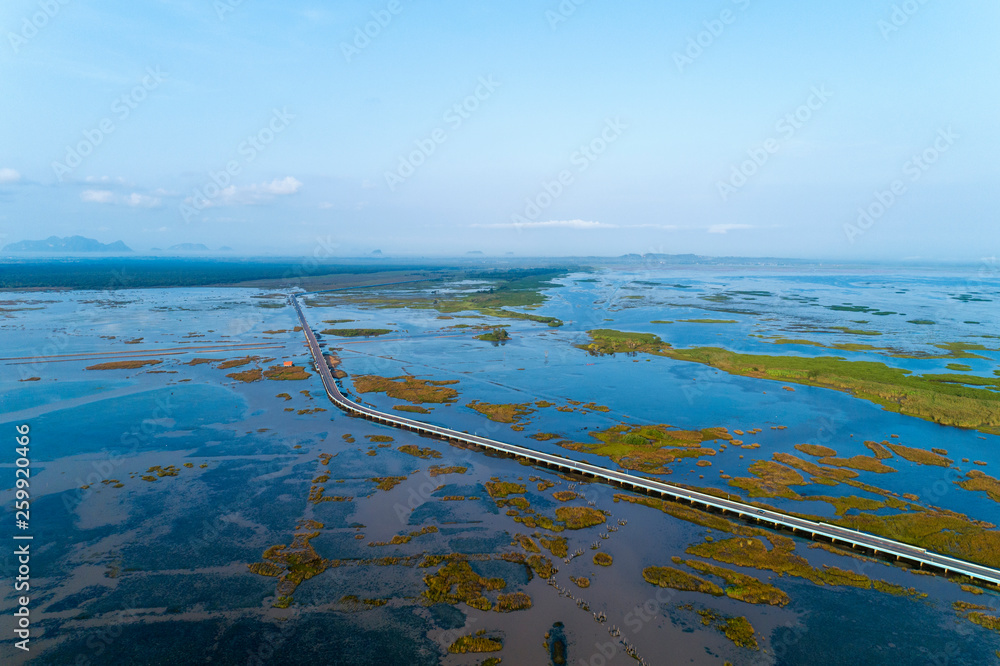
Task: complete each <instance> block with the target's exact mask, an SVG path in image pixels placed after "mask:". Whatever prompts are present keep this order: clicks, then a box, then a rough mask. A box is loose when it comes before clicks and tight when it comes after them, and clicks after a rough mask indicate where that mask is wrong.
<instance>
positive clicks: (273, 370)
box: [264, 365, 312, 381]
mask: <svg viewBox="0 0 1000 666" xmlns="http://www.w3.org/2000/svg"><path fill="white" fill-rule="evenodd" d="M264 376H265V377H267V378H268V379H273V380H276V381H296V380H300V379H308V378H309V377H311V376H312V375H310V374H309V373H308V372H306V369H305V368H303V367H300V366H297V365H290V366H283V365H273V366H271V367H270V368H268V369H267V370H265V371H264Z"/></svg>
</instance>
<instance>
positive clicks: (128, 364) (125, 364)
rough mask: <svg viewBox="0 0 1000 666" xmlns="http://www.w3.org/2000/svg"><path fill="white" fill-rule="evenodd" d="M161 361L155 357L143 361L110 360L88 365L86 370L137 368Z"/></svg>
mask: <svg viewBox="0 0 1000 666" xmlns="http://www.w3.org/2000/svg"><path fill="white" fill-rule="evenodd" d="M160 363H163V361H159V360H156V359H148V360H145V361H110V362H108V363H98V364H97V365H91V366H88V367H87V368H86V369H87V370H137V369H139V368H143V367H145V366H147V365H158V364H160Z"/></svg>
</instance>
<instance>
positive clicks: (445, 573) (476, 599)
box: [421, 555, 507, 611]
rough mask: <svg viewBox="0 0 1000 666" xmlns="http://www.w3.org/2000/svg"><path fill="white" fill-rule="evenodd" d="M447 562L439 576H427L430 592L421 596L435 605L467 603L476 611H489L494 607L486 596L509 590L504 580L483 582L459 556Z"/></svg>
mask: <svg viewBox="0 0 1000 666" xmlns="http://www.w3.org/2000/svg"><path fill="white" fill-rule="evenodd" d="M445 561H446V562H447V563H446V564H445V565H444V566H442V567H441V568H440V569H438V570H437V572H435V573H433V574H427V575H426V576H424V584H425V585H426V586H427V589H426V590H424V592H423V593H422V596H423V597H424V598H425V599H426V600H427V601H428V602H430V603H432V604H436V603H446V604H457V603H459V602H465V603H466V604H468V605H469V606H471V607H473V608H477V609H479V610H483V611H488V610H490V609H491V608H492V607H493V603H492V602H491V601H490V600H489V599H487V598H486V597H485V596H484V595H483V593H484V592H490V591H495V590H502V589H504V588H505V587H507V583H506V581H504V580H503V579H502V578H484V577H482V576H480V575H479V574H477V573H476V572H475V571H473V569H472V566H471V565H470V564H469V562H468V561H467V559H465V558H464V557H462V556H460V555H449V556H447V557H446V558H445ZM421 566H423V565H421Z"/></svg>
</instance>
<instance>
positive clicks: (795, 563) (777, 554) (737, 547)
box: [687, 534, 872, 589]
mask: <svg viewBox="0 0 1000 666" xmlns="http://www.w3.org/2000/svg"><path fill="white" fill-rule="evenodd" d="M766 538H767V540H768V541H770V542H771V544H772V548H771V549H770V550H768V548H767V547H766V546H765V545H764V543H763V542H762V541H761V540H760V539H758V538H741V537H736V538H731V539H724V540H722V541H712V542H706V543H701V544H698V545H696V546H691V547H689V548H688V549H687V553H688V554H689V555H694V556H695V557H703V558H708V559H713V560H716V561H719V562H724V563H726V564H732V565H735V566H741V567H751V568H754V569H766V570H769V571H774V572H775V573H778V574H787V575H789V576H796V577H798V578H805V579H806V580H809V581H811V582H813V583H815V584H817V585H846V586H851V587H860V588H864V589H870V588H871V587H872V580H871V579H870V578H868V577H867V576H863V575H861V574H857V573H854V572H851V571H845V570H843V569H839V568H837V567H827V568H824V569H814V568H813V567H812V566H811V565H810V564H809V562H808V561H807V560H806V559H805V558H803V557H801V556H799V555H796V554H795V553H794V551H795V542H794V541H793V540H792V539H790V538H788V537H785V536H781V535H778V534H767V535H766Z"/></svg>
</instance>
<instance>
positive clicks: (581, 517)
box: [556, 506, 607, 530]
mask: <svg viewBox="0 0 1000 666" xmlns="http://www.w3.org/2000/svg"><path fill="white" fill-rule="evenodd" d="M556 520H558V521H560V522H562V523H565V524H566V529H570V530H582V529H585V528H588V527H594V526H595V525H601V524H602V523H604V522H605V521H606V520H607V516H605V515H604V513H603V512H602V511H599V510H598V509H594V508H592V507H589V506H560V507H556Z"/></svg>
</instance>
